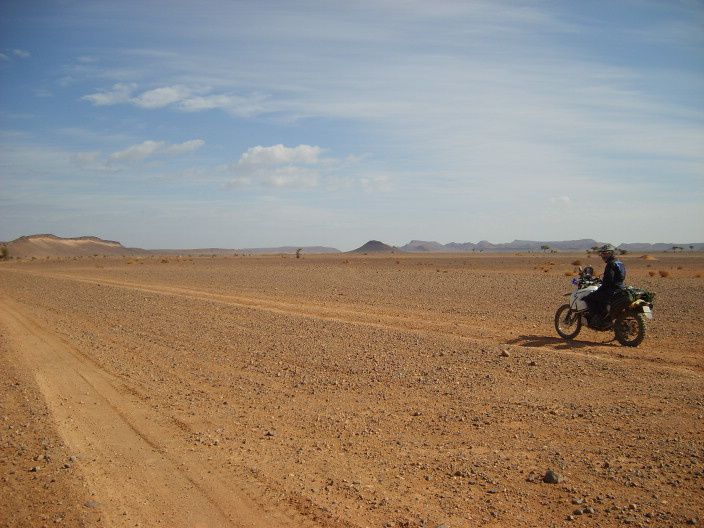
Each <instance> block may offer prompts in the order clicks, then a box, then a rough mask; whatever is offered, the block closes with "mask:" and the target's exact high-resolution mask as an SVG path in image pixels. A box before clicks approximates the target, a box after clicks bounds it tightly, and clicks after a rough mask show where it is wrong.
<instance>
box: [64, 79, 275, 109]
mask: <svg viewBox="0 0 704 528" xmlns="http://www.w3.org/2000/svg"><path fill="white" fill-rule="evenodd" d="M69 81H70V82H72V81H73V79H69ZM136 88H137V85H136V84H115V85H114V86H113V87H112V89H110V90H107V91H102V92H97V93H93V94H88V95H84V96H83V97H82V98H81V99H83V100H84V101H88V102H90V103H93V104H94V105H95V106H109V105H117V104H131V105H134V106H137V107H139V108H144V109H149V110H151V109H156V108H165V107H169V106H171V107H174V108H176V109H178V110H181V111H184V112H201V111H205V110H215V109H219V110H223V111H225V112H227V113H228V114H230V115H232V116H236V117H249V116H252V115H256V114H260V113H263V112H265V111H266V108H265V106H264V101H265V99H266V97H265V96H263V95H261V94H253V95H247V96H242V95H237V94H233V93H219V94H213V93H209V92H210V89H209V88H203V87H188V86H184V85H172V86H162V87H159V88H154V89H153V90H147V91H146V92H142V93H141V94H139V95H134V92H135V91H136Z"/></svg>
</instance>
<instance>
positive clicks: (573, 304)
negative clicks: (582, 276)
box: [570, 285, 599, 311]
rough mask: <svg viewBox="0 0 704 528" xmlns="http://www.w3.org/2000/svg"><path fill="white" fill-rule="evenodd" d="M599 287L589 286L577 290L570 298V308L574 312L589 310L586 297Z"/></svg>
mask: <svg viewBox="0 0 704 528" xmlns="http://www.w3.org/2000/svg"><path fill="white" fill-rule="evenodd" d="M598 288H599V286H597V285H593V286H587V287H586V288H581V289H579V290H575V291H574V292H573V293H572V295H571V296H570V308H572V309H573V310H577V311H581V310H586V309H587V303H586V301H584V297H586V296H587V295H589V294H590V293H592V292H593V291H595V290H597V289H598Z"/></svg>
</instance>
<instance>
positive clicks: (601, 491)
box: [0, 252, 704, 528]
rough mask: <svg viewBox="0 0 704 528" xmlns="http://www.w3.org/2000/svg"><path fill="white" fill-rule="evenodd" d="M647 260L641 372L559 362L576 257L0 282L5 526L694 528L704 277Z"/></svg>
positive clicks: (581, 358)
mask: <svg viewBox="0 0 704 528" xmlns="http://www.w3.org/2000/svg"><path fill="white" fill-rule="evenodd" d="M642 257H643V255H640V254H633V255H627V256H625V257H624V262H625V264H626V266H627V268H628V282H629V283H631V284H634V285H638V286H641V287H644V288H646V289H649V290H652V291H654V292H655V293H656V295H657V297H656V300H655V303H656V304H655V319H654V320H653V321H652V322H650V325H649V328H648V330H649V334H648V336H647V338H646V340H645V342H644V343H643V344H642V345H641V346H640V347H638V348H625V347H622V346H620V345H618V343H616V342H615V341H613V340H612V334H610V333H597V332H594V331H590V330H583V331H582V333H581V334H580V335H579V337H578V338H577V339H576V340H575V341H572V342H565V341H562V340H560V339H559V338H558V337H557V335H556V333H555V330H554V329H553V315H554V313H555V310H556V309H557V307H558V306H559V305H560V304H562V303H563V302H564V297H563V294H564V293H565V292H568V291H569V290H570V289H571V285H570V284H569V282H570V279H571V276H572V275H573V274H574V269H575V266H576V265H577V264H576V262H577V261H578V260H579V261H581V263H582V264H593V265H594V266H595V268H596V269H597V270H598V271H599V272H600V270H601V268H602V264H601V262H600V261H599V259H598V257H593V256H592V257H588V256H587V255H585V254H581V255H564V254H546V255H543V254H524V255H514V254H481V255H480V254H465V255H430V254H429V255H400V254H386V255H348V254H339V255H328V256H316V255H304V256H303V258H300V259H296V258H295V257H293V256H290V255H289V256H243V255H239V256H230V257H217V258H208V257H196V256H193V257H189V256H182V257H175V256H169V257H168V258H166V257H143V258H128V257H108V258H77V259H74V258H54V259H51V258H49V259H37V260H23V261H10V262H3V263H0V402H2V408H1V410H0V453H1V454H2V457H1V459H0V526H52V527H53V526H89V527H92V526H116V527H128V526H129V527H134V526H143V527H150V526H167V527H171V526H175V527H180V526H184V527H185V526H192V527H211V526H235V527H259V526H267V527H272V526H276V527H289V526H290V527H298V526H301V527H330V528H358V527H378V528H382V527H384V528H415V527H426V528H437V527H443V528H445V527H447V528H459V527H473V526H503V527H514V526H541V527H543V526H545V527H550V526H592V527H596V526H599V527H601V526H620V525H630V526H686V525H697V524H698V525H701V524H702V523H704V465H703V464H704V368H703V366H704V364H703V361H702V360H703V358H704V347H703V346H702V342H703V341H704V309H703V308H704V278H702V274H704V255H702V254H701V253H698V252H692V253H691V254H687V253H686V252H685V253H683V254H654V255H652V256H651V257H650V258H642ZM663 275H665V276H663ZM546 475H548V476H550V477H552V481H551V482H545V480H551V479H550V478H548V479H546V478H545V477H546Z"/></svg>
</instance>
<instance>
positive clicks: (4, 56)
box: [0, 53, 10, 61]
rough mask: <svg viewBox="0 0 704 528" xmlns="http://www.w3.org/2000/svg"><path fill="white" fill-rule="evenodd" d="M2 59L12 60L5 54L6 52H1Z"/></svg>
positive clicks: (0, 57)
mask: <svg viewBox="0 0 704 528" xmlns="http://www.w3.org/2000/svg"><path fill="white" fill-rule="evenodd" d="M0 60H4V61H7V60H10V57H8V56H7V55H5V54H4V53H0Z"/></svg>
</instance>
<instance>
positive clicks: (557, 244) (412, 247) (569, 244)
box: [400, 238, 603, 253]
mask: <svg viewBox="0 0 704 528" xmlns="http://www.w3.org/2000/svg"><path fill="white" fill-rule="evenodd" d="M602 244H603V243H602V242H597V241H596V240H592V239H591V238H587V239H580V240H563V241H550V242H541V241H536V240H514V241H513V242H506V243H502V244H492V243H491V242H489V241H488V240H481V241H480V242H477V243H476V244H475V243H473V242H463V243H457V242H450V243H449V244H440V243H438V242H425V241H421V240H412V241H411V242H409V243H408V244H406V245H405V246H402V247H401V248H400V249H402V250H403V251H409V252H438V253H439V252H448V251H452V252H458V253H462V252H467V251H475V252H476V251H488V252H491V251H543V246H547V247H549V248H550V249H555V250H558V251H584V250H586V249H591V248H593V247H594V246H600V245H602Z"/></svg>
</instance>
